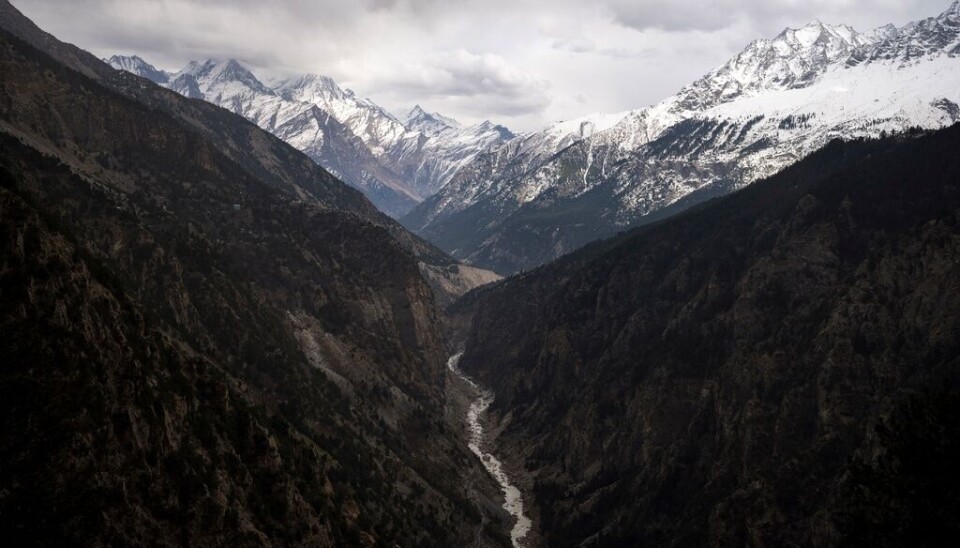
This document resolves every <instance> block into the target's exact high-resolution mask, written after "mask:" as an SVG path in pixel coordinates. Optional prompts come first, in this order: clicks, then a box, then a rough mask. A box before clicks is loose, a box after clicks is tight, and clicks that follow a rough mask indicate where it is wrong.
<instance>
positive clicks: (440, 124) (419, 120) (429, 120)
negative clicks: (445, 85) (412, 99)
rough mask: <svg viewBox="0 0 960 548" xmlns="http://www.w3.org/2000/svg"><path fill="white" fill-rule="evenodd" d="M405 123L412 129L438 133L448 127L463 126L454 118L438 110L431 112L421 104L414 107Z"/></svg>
mask: <svg viewBox="0 0 960 548" xmlns="http://www.w3.org/2000/svg"><path fill="white" fill-rule="evenodd" d="M404 124H405V125H406V126H407V129H409V130H411V131H421V132H423V133H424V134H437V133H440V132H441V131H444V130H447V129H451V128H453V129H460V128H462V127H463V125H462V124H460V122H458V121H456V120H454V119H453V118H448V117H446V116H443V115H442V114H439V113H437V112H434V113H429V112H427V111H425V110H423V108H421V107H420V105H417V106H415V107H413V108H412V109H411V110H410V112H408V113H407V115H406V117H405V119H404Z"/></svg>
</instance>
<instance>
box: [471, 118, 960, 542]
mask: <svg viewBox="0 0 960 548" xmlns="http://www.w3.org/2000/svg"><path fill="white" fill-rule="evenodd" d="M957 150H960V127H956V126H955V127H953V128H951V129H948V130H944V131H942V132H939V133H936V134H933V135H930V136H926V137H922V138H916V139H912V138H909V139H908V138H903V139H888V140H882V141H877V142H863V141H857V142H850V143H840V142H833V143H831V144H830V145H828V146H827V147H826V148H824V149H823V150H821V151H820V152H818V153H816V154H814V155H812V156H811V157H809V158H808V159H806V160H804V161H802V162H800V163H799V164H797V165H795V166H793V167H791V168H788V169H786V170H785V171H784V172H782V173H781V174H779V175H777V176H775V177H773V178H771V179H769V180H767V181H763V182H760V183H757V184H755V185H753V186H751V187H748V188H746V189H744V190H742V191H740V192H738V193H736V194H734V195H732V196H730V197H727V198H723V199H720V200H716V201H714V202H711V203H709V204H706V205H703V206H700V207H697V208H695V209H694V210H691V211H688V212H687V213H684V214H681V215H679V216H677V217H674V218H672V219H670V220H667V221H665V222H662V223H660V224H657V225H653V226H648V227H644V228H641V229H637V230H635V231H633V232H631V233H629V234H627V235H625V236H622V237H620V238H618V239H616V240H613V241H611V242H604V243H601V244H596V245H594V246H591V247H589V248H587V249H586V250H584V251H583V252H579V253H575V254H573V255H572V256H569V257H567V258H564V259H561V260H560V261H558V262H556V263H554V264H552V265H548V266H546V267H543V268H540V269H538V270H536V271H533V272H532V273H528V274H525V275H521V276H518V277H516V278H511V279H509V280H507V281H505V282H502V283H500V284H498V285H496V286H494V287H491V288H484V289H481V290H478V291H476V292H474V293H472V294H470V295H468V296H467V297H466V298H464V299H463V300H462V301H461V302H460V304H459V305H457V307H456V309H455V310H456V311H457V312H458V313H459V314H461V317H462V319H461V321H469V322H472V325H471V327H470V328H469V337H468V340H467V342H466V353H465V355H464V358H463V360H462V361H461V364H462V366H463V367H464V369H465V370H467V371H469V372H472V373H475V374H476V375H478V377H479V378H480V379H482V380H483V382H485V383H486V384H487V385H488V386H490V387H491V388H492V389H493V390H494V392H495V393H496V402H495V403H494V413H495V414H497V415H498V416H499V418H500V419H501V423H502V425H503V426H504V427H505V430H504V431H503V434H502V435H501V437H500V438H499V440H498V444H499V445H500V446H501V447H502V448H503V449H502V450H504V451H506V452H507V453H508V454H509V455H510V459H508V460H512V463H513V464H514V465H515V466H517V467H522V468H525V469H526V470H527V472H528V474H529V477H530V478H531V480H530V483H531V484H532V494H533V496H534V498H535V503H536V506H537V507H538V508H539V517H540V529H541V531H542V532H543V534H544V536H545V538H546V539H547V541H548V542H549V543H550V544H551V545H557V546H566V545H576V544H580V543H586V544H590V543H595V544H597V545H600V546H615V545H631V546H632V545H660V546H669V545H672V546H704V545H711V546H728V545H732V546H743V545H752V546H807V545H836V544H838V543H841V542H846V543H848V544H853V545H857V544H859V543H860V542H862V541H861V540H859V539H862V538H867V537H865V536H863V535H864V532H865V531H867V530H869V529H870V528H873V532H872V533H871V538H882V539H886V540H885V542H887V543H888V544H889V545H897V544H898V542H901V541H905V540H906V538H905V537H904V532H905V531H913V532H914V533H915V536H914V538H913V540H912V541H911V542H909V543H908V544H913V545H926V544H925V543H926V542H927V541H928V540H929V541H932V539H936V538H938V537H937V535H943V534H947V535H950V534H955V533H956V524H957V522H956V518H955V515H956V512H957V510H958V508H957V501H958V499H957V497H955V496H953V497H952V498H951V496H950V495H949V493H951V492H952V493H953V494H954V495H955V494H956V493H957V485H956V482H955V481H954V480H955V479H956V473H955V472H952V471H950V469H949V468H944V464H943V463H945V462H950V459H951V458H953V459H954V462H955V459H956V458H957V457H960V455H958V454H957V452H958V451H957V444H956V443H955V439H953V441H950V439H951V438H950V436H953V435H956V434H957V431H956V420H955V417H954V418H950V416H949V415H943V410H944V409H946V408H947V407H948V406H945V405H943V404H942V402H943V401H956V396H949V394H956V392H955V391H956V390H957V387H958V385H957V382H958V381H960V234H958V226H960V156H958V155H957ZM471 318H472V320H471ZM944 383H946V386H947V387H948V388H947V394H948V396H946V398H947V399H946V400H944V398H943V397H940V396H932V395H931V394H934V393H935V392H936V391H940V390H943V386H944ZM931 391H933V392H931ZM910 395H913V396H914V397H916V398H919V401H921V402H922V401H928V400H929V401H934V400H936V401H940V402H941V404H939V405H926V404H923V405H921V406H920V407H922V408H932V409H938V410H939V411H938V412H939V413H940V414H939V415H937V414H935V413H932V412H931V413H914V414H913V415H911V413H909V412H907V411H897V410H898V409H908V405H909V404H908V403H906V400H907V397H908V396H910ZM950 398H953V399H950ZM891 414H894V415H903V416H907V417H910V416H913V417H914V418H913V419H909V420H903V419H897V420H894V421H893V424H900V425H901V426H900V427H898V429H897V428H893V429H891V427H884V428H883V429H881V430H880V431H886V432H888V433H889V432H890V431H891V430H893V433H892V434H889V435H876V434H875V427H876V426H877V425H878V424H879V423H880V422H881V421H882V419H883V418H884V417H887V416H889V415H891ZM917 417H919V418H917ZM911 421H913V422H911ZM904 424H907V425H908V426H903V425H904ZM913 427H916V429H917V433H916V435H914V436H913V437H911V436H910V434H909V432H907V431H908V430H909V429H910V428H913ZM931 432H933V433H936V432H942V433H943V435H944V436H947V439H940V440H936V442H937V443H932V444H931V445H930V447H931V451H932V454H934V455H936V456H935V457H934V458H931V460H930V461H929V462H927V464H928V465H929V466H930V467H931V468H930V469H929V470H923V469H922V466H923V465H922V464H921V465H920V466H918V464H917V463H918V462H919V463H923V462H925V461H923V460H922V459H920V460H918V459H917V458H916V457H915V456H913V458H912V460H907V461H898V460H894V461H890V460H888V459H887V458H885V457H882V455H885V454H896V455H908V456H911V455H909V454H908V453H909V451H907V450H904V447H905V446H904V440H911V439H914V440H916V439H922V440H926V441H928V442H929V441H931V436H930V435H929V433H931ZM891 440H894V442H895V443H893V442H891ZM898 462H903V467H904V468H905V469H907V471H906V472H904V471H902V470H901V471H899V472H897V471H896V470H897V467H898V466H900V464H897V463H898ZM938 466H939V467H938ZM858 470H859V472H857V471H858ZM864 470H867V471H868V472H864ZM891 470H894V471H895V472H891ZM901 473H902V476H901V478H900V479H898V478H897V476H896V475H895V474H901ZM937 476H940V477H942V478H943V479H944V482H943V483H937V482H936V481H929V480H930V479H931V478H935V477H937ZM910 477H917V478H922V479H924V481H923V482H920V483H918V484H917V488H916V489H914V490H910V489H907V488H904V483H903V479H902V478H910ZM951 478H952V479H951ZM894 480H896V481H894ZM951 481H953V483H950V482H951ZM878 486H881V487H882V489H881V488H879V487H878ZM951 490H952V491H951ZM924 498H930V500H945V501H947V503H948V504H945V505H941V506H940V507H938V508H934V509H933V510H932V511H931V512H932V513H930V514H929V515H927V516H923V515H920V512H921V511H922V509H924V508H931V505H929V504H926V503H924V504H923V505H920V504H919V501H920V500H922V499H924ZM891 508H901V509H908V510H910V511H907V512H902V513H900V514H899V515H893V516H891V514H892V513H891V512H889V509H891ZM913 509H916V510H913ZM894 518H895V519H894ZM908 523H909V524H911V525H910V526H906V525H905V524H908ZM917 524H928V525H929V524H934V525H935V526H934V527H927V528H926V529H924V528H923V527H919V526H917ZM918 531H919V532H920V533H919V534H916V533H917V532H918ZM898 535H899V536H898ZM941 538H950V537H949V536H946V537H941ZM897 539H900V540H899V541H898V540H897Z"/></svg>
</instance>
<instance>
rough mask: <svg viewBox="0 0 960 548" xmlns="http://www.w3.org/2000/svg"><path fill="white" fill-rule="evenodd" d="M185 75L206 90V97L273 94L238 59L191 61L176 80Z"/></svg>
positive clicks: (178, 74)
mask: <svg viewBox="0 0 960 548" xmlns="http://www.w3.org/2000/svg"><path fill="white" fill-rule="evenodd" d="M183 75H190V76H192V77H193V78H195V79H196V80H197V83H198V84H199V86H200V87H201V88H206V91H204V95H209V94H211V93H212V94H214V95H222V96H225V97H227V96H233V95H236V94H238V93H243V92H248V91H252V92H255V93H261V94H268V95H269V94H273V91H272V90H271V89H270V88H269V87H267V86H266V85H265V84H264V83H263V82H261V81H260V80H259V79H257V77H256V76H254V74H253V73H252V72H250V70H249V69H248V68H247V67H245V66H243V65H242V64H241V63H240V62H239V61H237V60H236V59H227V60H225V61H218V60H215V59H208V60H206V61H203V62H198V61H190V62H189V63H187V66H186V67H184V68H183V69H182V70H181V71H180V72H178V73H177V74H176V75H175V76H174V78H179V77H180V76H183Z"/></svg>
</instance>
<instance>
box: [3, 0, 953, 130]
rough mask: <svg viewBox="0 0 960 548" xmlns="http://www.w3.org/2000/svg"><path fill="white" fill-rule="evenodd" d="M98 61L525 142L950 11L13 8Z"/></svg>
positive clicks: (174, 0) (468, 2) (235, 0)
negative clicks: (305, 92)
mask: <svg viewBox="0 0 960 548" xmlns="http://www.w3.org/2000/svg"><path fill="white" fill-rule="evenodd" d="M12 1H13V3H14V5H16V6H17V8H19V9H20V10H21V11H23V12H24V13H25V14H26V15H27V16H28V17H30V18H31V19H33V20H34V22H36V23H37V24H38V25H40V26H41V27H42V28H44V29H45V30H47V31H49V32H52V33H53V34H55V35H56V36H57V37H59V38H60V39H62V40H65V41H68V42H72V43H74V44H77V45H78V46H81V47H83V48H85V49H87V50H90V51H92V52H93V53H95V54H97V55H99V56H101V57H106V56H109V55H112V54H114V53H120V54H128V55H129V54H138V55H140V56H141V57H143V58H144V59H146V60H147V61H150V62H151V63H153V64H155V65H157V66H158V67H160V68H165V69H168V70H177V69H179V68H180V67H182V66H183V65H184V64H186V62H187V61H189V60H191V59H198V60H199V59H206V58H217V59H226V58H231V57H232V58H236V59H238V60H240V61H241V62H243V63H244V64H246V65H247V66H248V67H250V68H251V69H252V70H253V71H254V73H256V74H257V75H258V76H260V77H261V78H269V77H277V76H285V75H290V74H293V73H302V72H316V73H320V74H327V75H329V76H332V77H333V78H334V79H335V80H337V81H338V82H339V83H340V84H341V85H342V86H345V87H349V88H351V89H353V90H355V91H356V92H357V93H359V94H360V95H363V96H366V97H370V98H371V99H373V100H374V101H376V102H377V103H379V104H381V105H383V106H384V107H386V108H388V109H390V110H392V111H394V112H404V111H406V110H407V109H409V108H410V107H412V106H413V105H415V104H417V103H419V104H420V105H422V106H423V107H424V108H426V109H427V110H431V111H439V112H441V113H443V114H446V115H448V116H453V117H455V118H458V119H460V120H461V121H464V122H476V121H480V120H483V119H490V120H493V121H495V122H498V123H502V124H504V125H507V126H508V127H510V128H511V129H514V130H519V131H526V130H533V129H536V128H538V127H541V126H543V125H545V124H546V123H548V122H550V121H553V120H563V119H569V118H574V117H577V116H582V115H585V114H589V113H591V112H598V111H599V112H617V111H621V110H628V109H631V108H636V107H640V106H643V105H646V104H651V103H656V102H657V101H659V100H661V99H663V98H664V97H667V96H669V95H671V94H673V93H674V92H676V91H677V90H678V89H679V88H680V87H682V86H683V85H684V84H687V83H689V82H691V81H692V80H694V79H695V78H697V77H698V76H700V75H702V74H704V73H705V72H707V71H709V70H710V69H711V68H713V67H715V66H717V65H719V64H721V63H723V62H724V61H725V60H726V59H727V58H729V57H730V56H732V55H734V54H736V53H737V52H739V51H740V50H742V49H743V47H744V46H746V45H747V44H748V43H749V42H750V41H752V40H754V39H756V38H761V37H766V38H772V37H774V36H776V35H777V34H778V33H779V32H780V31H782V30H783V29H784V28H785V27H788V26H790V27H798V26H802V25H803V24H805V23H807V22H809V21H811V20H814V19H819V20H821V21H823V22H825V23H845V24H848V25H851V26H853V27H854V28H855V29H857V30H861V31H863V30H867V29H870V28H873V27H876V26H879V25H882V24H886V23H894V24H896V25H903V24H905V23H907V22H910V21H913V20H917V19H922V18H925V17H930V16H934V15H937V14H939V13H940V12H942V11H944V10H945V9H946V8H947V6H948V5H949V4H950V1H949V0H713V1H703V0H689V1H683V0H578V1H572V0H12Z"/></svg>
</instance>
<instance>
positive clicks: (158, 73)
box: [103, 55, 170, 84]
mask: <svg viewBox="0 0 960 548" xmlns="http://www.w3.org/2000/svg"><path fill="white" fill-rule="evenodd" d="M103 61H104V62H105V63H107V64H108V65H110V66H111V67H113V68H115V69H117V70H125V71H127V72H130V73H133V74H136V75H137V76H142V77H144V78H146V79H148V80H152V81H153V82H155V83H157V84H166V83H167V82H169V81H170V73H169V72H167V71H164V70H160V69H158V68H157V67H155V66H153V65H151V64H150V63H148V62H146V61H144V60H143V59H142V58H141V57H140V56H139V55H114V56H113V57H110V58H109V59H103Z"/></svg>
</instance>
